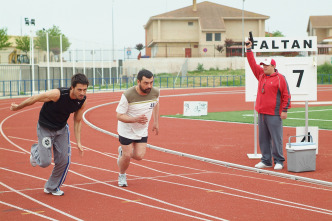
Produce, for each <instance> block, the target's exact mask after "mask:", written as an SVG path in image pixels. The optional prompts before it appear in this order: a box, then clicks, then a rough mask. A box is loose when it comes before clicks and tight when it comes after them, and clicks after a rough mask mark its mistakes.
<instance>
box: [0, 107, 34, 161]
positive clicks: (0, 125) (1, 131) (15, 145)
mask: <svg viewBox="0 0 332 221" xmlns="http://www.w3.org/2000/svg"><path fill="white" fill-rule="evenodd" d="M37 108H40V107H34V108H30V109H26V110H21V111H18V112H16V113H14V114H12V115H9V116H8V117H6V118H5V119H3V121H1V124H0V133H1V134H2V136H3V137H4V138H5V139H6V140H7V141H8V142H9V143H11V144H12V145H13V146H14V147H17V148H18V149H20V150H22V151H23V152H25V153H28V154H29V152H28V151H26V150H25V149H23V148H22V147H20V146H19V145H17V144H15V143H14V142H12V141H11V140H10V139H8V137H7V136H6V135H5V134H4V132H3V129H2V126H3V124H4V122H5V121H6V120H8V119H9V118H11V117H13V116H15V115H17V114H20V113H23V112H26V111H30V110H33V109H37Z"/></svg>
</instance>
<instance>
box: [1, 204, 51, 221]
mask: <svg viewBox="0 0 332 221" xmlns="http://www.w3.org/2000/svg"><path fill="white" fill-rule="evenodd" d="M0 203H2V204H3V205H6V206H9V207H12V208H15V209H18V210H22V211H24V212H27V213H30V214H33V215H36V216H40V217H42V218H44V219H48V220H53V221H56V220H57V219H53V218H51V217H48V216H45V215H42V214H39V213H36V212H33V211H31V210H28V209H24V208H21V207H18V206H15V205H13V204H9V203H6V202H3V201H0Z"/></svg>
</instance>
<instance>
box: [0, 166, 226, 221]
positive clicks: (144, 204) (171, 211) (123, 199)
mask: <svg viewBox="0 0 332 221" xmlns="http://www.w3.org/2000/svg"><path fill="white" fill-rule="evenodd" d="M0 169H3V170H6V171H10V172H13V173H17V174H20V175H25V176H29V177H33V178H36V179H40V180H45V179H43V178H40V177H36V176H33V175H30V174H26V173H21V172H18V171H14V170H10V169H7V168H2V167H0ZM101 182H102V181H98V182H96V183H101ZM102 183H104V182H102ZM63 186H66V187H71V188H75V189H79V190H83V191H87V192H91V193H95V194H99V195H103V196H107V197H111V198H115V199H119V200H121V201H128V202H132V203H136V204H140V205H143V206H147V207H151V208H155V209H159V210H163V211H166V212H170V213H175V214H178V215H183V216H188V217H191V218H194V219H200V220H207V219H204V218H200V217H197V216H192V215H189V214H186V213H182V212H177V211H174V210H169V209H165V208H161V207H158V206H153V205H150V204H146V203H142V202H138V201H134V200H131V199H126V198H122V197H118V196H114V195H109V194H106V193H101V192H97V191H93V190H89V189H84V188H81V187H77V186H73V185H68V184H64V185H63ZM222 220H224V219H222ZM225 221H226V220H225Z"/></svg>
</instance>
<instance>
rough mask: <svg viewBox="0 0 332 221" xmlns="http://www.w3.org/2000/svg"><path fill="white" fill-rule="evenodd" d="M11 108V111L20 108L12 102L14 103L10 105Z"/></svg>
mask: <svg viewBox="0 0 332 221" xmlns="http://www.w3.org/2000/svg"><path fill="white" fill-rule="evenodd" d="M10 110H11V111H17V110H18V104H15V103H12V104H11V105H10Z"/></svg>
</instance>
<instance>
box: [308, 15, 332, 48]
mask: <svg viewBox="0 0 332 221" xmlns="http://www.w3.org/2000/svg"><path fill="white" fill-rule="evenodd" d="M307 33H308V36H317V43H318V45H317V47H318V54H332V15H323V16H310V17H309V21H308V26H307Z"/></svg>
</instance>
